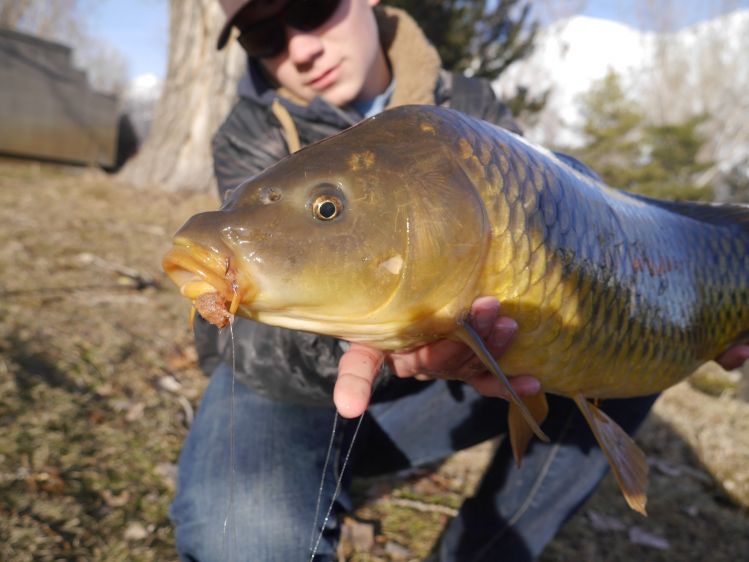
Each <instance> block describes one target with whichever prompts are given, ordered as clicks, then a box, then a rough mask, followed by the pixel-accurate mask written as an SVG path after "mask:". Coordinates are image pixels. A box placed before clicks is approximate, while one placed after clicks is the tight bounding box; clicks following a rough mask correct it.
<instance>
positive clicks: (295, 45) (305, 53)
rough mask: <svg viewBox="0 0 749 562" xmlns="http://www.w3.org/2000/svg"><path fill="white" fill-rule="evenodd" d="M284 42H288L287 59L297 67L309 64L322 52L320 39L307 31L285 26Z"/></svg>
mask: <svg viewBox="0 0 749 562" xmlns="http://www.w3.org/2000/svg"><path fill="white" fill-rule="evenodd" d="M286 41H287V42H288V52H289V59H290V60H291V62H293V63H294V64H297V65H305V64H309V63H311V62H312V61H313V60H315V58H317V57H318V56H319V55H320V54H322V51H323V44H322V41H321V39H320V38H319V37H317V36H316V35H314V34H312V33H310V32H308V31H301V30H299V29H294V28H293V27H288V26H287V27H286Z"/></svg>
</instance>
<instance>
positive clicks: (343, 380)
mask: <svg viewBox="0 0 749 562" xmlns="http://www.w3.org/2000/svg"><path fill="white" fill-rule="evenodd" d="M471 317H472V321H471V325H472V326H473V327H474V329H475V330H476V331H477V332H478V333H479V335H481V337H482V338H484V341H485V342H486V345H487V347H488V348H489V351H491V352H492V355H493V356H494V357H499V356H501V355H502V353H504V351H505V350H506V349H507V347H508V346H509V344H510V341H511V340H512V337H513V336H514V335H515V332H516V331H517V324H516V323H515V321H514V320H512V319H510V318H506V317H499V301H498V300H497V299H495V298H494V297H481V298H478V299H476V300H475V301H474V302H473V305H472V306H471ZM384 361H388V363H389V365H390V367H391V368H392V369H393V372H394V373H395V374H396V375H397V376H399V377H416V378H419V379H423V380H428V379H437V378H450V379H459V380H463V381H465V382H466V383H468V384H470V385H471V386H473V387H474V388H475V389H476V390H478V391H479V392H480V393H481V394H483V395H484V396H496V397H500V398H507V396H506V395H505V392H504V389H503V388H502V385H501V383H500V381H499V380H498V379H497V378H496V377H495V376H494V375H493V374H491V373H489V372H488V371H487V370H486V368H485V367H484V365H483V364H482V363H481V361H480V360H479V359H478V358H477V357H475V355H474V354H473V352H472V351H471V350H470V349H469V348H468V347H467V346H466V345H465V344H463V343H460V342H456V341H452V340H439V341H436V342H432V343H430V344H427V345H423V346H421V347H418V348H416V349H413V350H411V351H407V352H393V353H386V352H384V351H380V350H377V349H373V348H371V347H367V346H365V345H362V344H357V343H352V344H351V347H350V348H349V349H348V351H346V353H344V354H343V357H341V360H340V362H339V364H338V380H337V381H336V385H335V389H334V391H333V401H334V402H335V405H336V408H337V409H338V412H339V413H340V414H341V415H342V416H343V417H345V418H355V417H357V416H359V415H361V414H362V413H363V412H364V411H365V410H366V409H367V406H368V405H369V399H370V396H371V394H372V386H373V384H374V380H375V378H376V377H377V374H378V372H379V370H380V367H381V366H382V364H383V362H384ZM510 383H511V384H512V387H513V388H514V389H515V392H517V393H518V394H519V395H520V396H527V395H532V394H536V393H537V392H538V391H539V390H540V389H541V383H540V382H539V381H538V380H537V379H535V378H533V377H531V376H525V375H524V376H518V377H512V378H511V379H510Z"/></svg>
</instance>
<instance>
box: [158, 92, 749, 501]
mask: <svg viewBox="0 0 749 562" xmlns="http://www.w3.org/2000/svg"><path fill="white" fill-rule="evenodd" d="M268 193H272V194H273V197H269V196H268ZM323 203H324V205H323ZM323 206H324V207H325V208H327V209H328V210H330V209H333V210H334V211H335V212H334V213H328V214H327V216H322V215H321V214H319V212H318V210H319V209H321V208H323ZM747 237H749V211H748V210H747V208H745V207H742V206H737V205H724V206H717V205H709V204H697V203H674V202H666V201H658V200H654V199H648V198H644V197H640V196H634V195H630V194H627V193H625V192H621V191H618V190H615V189H612V188H609V187H608V186H606V185H604V184H603V183H602V182H601V181H599V180H598V179H597V178H596V177H594V175H593V174H592V173H590V172H589V171H587V170H585V169H583V167H582V166H581V165H579V164H578V165H574V162H571V161H568V160H566V159H563V158H559V157H557V156H555V155H553V154H552V153H550V152H549V151H546V150H545V149H541V148H538V147H535V146H532V145H531V144H529V143H528V142H527V141H525V140H523V139H522V138H520V137H517V136H515V135H513V134H512V133H509V132H508V131H505V130H502V129H500V128H497V127H495V126H493V125H490V124H488V123H485V122H482V121H478V120H475V119H472V118H470V117H467V116H465V115H462V114H460V113H457V112H455V111H451V110H448V109H444V108H435V107H429V106H406V107H400V108H396V109H393V110H390V111H386V112H384V113H382V114H380V115H378V116H376V117H374V118H371V119H369V120H366V121H364V122H362V123H361V124H359V125H357V126H354V127H352V128H350V129H348V130H347V131H344V132H342V133H340V134H338V135H336V136H334V137H331V138H330V139H326V140H324V141H321V142H318V143H315V144H314V145H311V146H310V147H307V148H304V149H302V150H300V151H298V152H297V153H295V154H294V155H292V156H290V157H288V158H286V159H284V160H282V161H280V162H279V163H278V164H276V165H275V166H272V167H271V168H269V169H267V170H266V171H265V172H263V173H262V174H259V175H258V176H255V177H254V178H252V179H250V180H248V181H247V182H245V183H243V184H242V185H240V186H239V187H238V188H237V189H235V190H234V191H233V192H232V194H231V195H230V197H229V199H228V200H227V201H226V202H225V203H224V206H223V207H222V208H221V209H220V210H219V211H215V212H209V213H202V214H200V215H197V216H195V217H193V218H192V219H191V220H189V221H188V222H187V223H186V224H185V226H184V227H183V228H182V229H181V230H180V231H179V232H178V233H177V234H176V236H175V239H174V246H173V249H172V250H171V251H170V252H169V253H168V254H167V256H166V257H165V258H164V269H165V271H166V272H167V273H168V274H169V276H170V277H171V278H172V279H173V280H174V282H175V283H176V284H177V285H179V286H180V288H181V292H182V294H183V295H185V296H186V297H188V298H190V299H191V300H192V301H193V304H194V306H195V308H196V309H197V310H198V312H201V313H204V314H205V315H206V318H207V319H209V321H214V322H215V323H216V324H217V325H223V324H225V323H226V322H228V318H229V317H231V315H232V314H233V313H235V312H236V314H238V315H241V316H246V317H248V318H251V319H254V320H257V321H260V322H265V323H268V324H272V325H277V326H282V327H286V328H290V329H297V330H306V331H311V332H316V333H320V334H327V335H332V336H336V337H338V338H341V339H347V340H350V341H359V342H362V343H365V344H369V345H372V346H375V347H379V348H382V349H403V348H410V347H414V346H417V345H422V344H424V343H427V342H429V341H433V340H436V339H441V338H453V339H458V340H460V341H463V342H465V343H466V344H467V345H468V346H469V347H470V348H471V349H472V350H473V351H474V352H475V353H476V355H477V356H478V357H479V358H480V359H481V361H482V362H483V363H484V365H485V366H486V368H487V369H488V370H489V371H490V372H492V373H494V374H495V375H496V376H497V377H498V378H499V379H500V381H502V384H505V385H506V390H507V392H508V395H509V396H510V402H511V403H510V407H509V418H508V427H509V433H510V441H511V443H512V448H513V453H514V454H515V456H516V458H517V459H518V460H519V458H520V457H521V456H522V453H523V451H524V449H525V447H526V445H527V443H528V441H529V439H530V437H531V436H532V434H533V433H535V434H536V435H537V436H539V437H540V438H546V437H545V434H544V433H543V431H542V430H541V428H540V424H541V422H542V421H543V419H544V417H545V415H546V411H547V405H546V400H545V393H556V394H561V395H564V396H569V397H570V398H572V399H574V400H575V402H576V403H577V405H578V407H579V408H580V410H581V411H582V413H583V415H584V416H585V419H586V420H587V421H588V423H589V424H590V426H591V429H592V431H593V433H594V435H595V437H596V439H597V441H598V443H599V444H600V445H601V447H602V449H603V451H604V453H605V454H606V456H607V458H608V460H609V462H610V464H611V466H612V468H613V470H614V474H615V476H616V478H617V481H618V482H619V485H620V487H621V488H622V491H623V493H624V496H625V498H626V499H627V501H628V502H629V504H630V506H631V507H633V509H636V510H638V511H640V512H641V513H644V512H645V484H646V481H647V463H646V461H645V457H644V455H643V454H642V452H641V451H640V450H639V449H638V448H637V446H636V445H635V444H634V442H633V441H632V440H631V439H630V438H629V436H627V434H626V433H625V432H624V431H623V430H621V428H619V427H618V426H617V425H616V424H615V423H614V422H613V421H612V420H610V419H609V418H608V417H607V416H606V414H605V413H604V412H603V411H602V410H600V409H598V408H597V407H596V406H595V405H593V404H591V403H590V402H588V399H591V398H611V397H628V396H638V395H646V394H652V393H655V392H658V391H660V390H663V389H664V388H667V387H668V386H671V385H672V384H675V383H676V382H678V381H679V380H681V379H683V378H684V377H686V376H687V375H688V374H690V373H691V372H692V371H693V370H694V369H695V368H696V367H697V366H698V365H699V364H700V363H702V362H704V361H707V360H709V359H713V358H715V357H717V356H718V355H719V354H720V353H721V352H723V351H725V350H726V349H727V348H728V347H729V346H730V345H732V344H734V343H736V342H739V341H741V340H742V338H744V337H745V336H746V335H747V334H748V333H749V277H748V276H749V255H747V254H748V252H747V248H749V244H748V243H747V242H748V240H747ZM482 295H493V296H496V297H497V298H498V299H499V300H500V301H501V303H502V311H503V314H505V315H507V316H510V317H512V318H514V319H515V320H516V321H517V323H518V332H517V334H516V336H515V339H514V341H513V343H512V345H511V346H510V347H509V349H508V350H507V351H506V352H505V353H504V354H503V355H502V356H501V357H500V358H499V364H497V361H495V359H494V358H492V357H491V356H490V354H489V353H488V352H487V351H486V349H485V348H484V347H483V342H482V341H481V339H480V338H479V337H478V336H477V335H476V333H475V332H474V331H473V329H472V328H471V326H470V323H469V322H467V317H466V315H467V313H468V311H469V310H470V306H471V303H472V302H473V300H474V299H475V298H477V297H479V296H482ZM223 308H226V310H223ZM505 372H506V373H508V374H510V375H513V374H522V373H531V374H533V375H534V376H535V377H536V378H537V379H539V381H540V382H541V386H542V390H543V392H542V393H540V394H538V395H537V396H535V397H523V398H522V399H521V398H520V397H518V396H517V395H516V394H514V391H513V390H512V387H511V386H510V385H509V384H508V382H507V378H506V375H505Z"/></svg>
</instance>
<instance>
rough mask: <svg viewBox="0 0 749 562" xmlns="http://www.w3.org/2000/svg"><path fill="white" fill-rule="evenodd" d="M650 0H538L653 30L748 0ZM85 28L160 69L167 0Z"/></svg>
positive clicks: (112, 9) (116, 10)
mask: <svg viewBox="0 0 749 562" xmlns="http://www.w3.org/2000/svg"><path fill="white" fill-rule="evenodd" d="M185 1H189V0H185ZM651 3H652V2H646V1H636V2H633V1H631V0H630V1H624V0H587V1H585V0H539V1H538V4H539V5H540V6H542V7H544V11H545V13H546V17H547V18H549V17H551V18H554V17H560V16H569V15H572V14H573V13H582V14H585V15H588V16H591V17H597V18H603V19H610V20H615V21H620V22H623V23H626V24H628V25H631V26H633V27H636V28H638V29H646V30H657V29H658V26H659V25H662V26H670V27H671V28H674V27H675V28H677V29H678V28H681V27H684V26H686V25H690V24H693V23H696V22H698V21H701V20H704V19H709V18H710V17H713V16H715V15H718V14H720V13H723V12H728V11H732V10H734V9H738V8H749V0H714V1H709V0H681V1H677V0H673V1H670V0H661V1H660V2H659V4H661V5H666V6H670V8H671V10H669V11H670V12H671V13H673V14H675V15H673V16H672V17H671V19H672V20H674V21H666V22H661V23H659V22H657V21H655V20H654V18H652V17H649V16H648V14H647V13H646V12H644V10H643V9H642V8H640V9H639V10H638V9H637V8H636V6H641V7H642V6H646V5H648V4H651ZM88 6H89V9H88V14H87V19H88V22H87V23H88V28H89V31H90V33H91V34H92V35H94V36H97V37H101V38H104V39H106V40H107V41H108V42H110V43H111V44H112V45H114V46H115V47H117V48H118V49H119V50H120V51H121V52H122V53H123V54H124V55H125V57H126V58H127V60H128V63H129V74H130V79H131V80H133V79H135V78H137V77H139V76H143V75H147V74H149V75H154V76H156V77H157V78H163V77H164V76H165V75H166V64H167V60H166V57H167V48H168V44H169V2H168V0H100V1H98V2H90V3H89V4H88Z"/></svg>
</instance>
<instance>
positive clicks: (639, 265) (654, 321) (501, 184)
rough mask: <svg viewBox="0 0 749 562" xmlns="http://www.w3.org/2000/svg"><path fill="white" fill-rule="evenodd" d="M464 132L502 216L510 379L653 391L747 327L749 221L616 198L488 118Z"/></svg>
mask: <svg viewBox="0 0 749 562" xmlns="http://www.w3.org/2000/svg"><path fill="white" fill-rule="evenodd" d="M461 138H462V141H463V142H459V150H458V151H457V152H458V154H460V157H461V158H462V159H463V162H464V168H465V170H466V172H467V174H468V175H469V176H470V177H471V178H472V179H473V181H474V183H475V185H476V186H477V189H478V190H479V191H480V192H481V194H482V197H483V199H484V201H485V204H486V208H487V214H488V216H489V220H490V221H491V224H492V240H491V247H490V251H489V252H488V257H487V261H486V264H485V268H484V270H483V273H482V289H483V293H484V294H492V295H495V296H497V297H498V298H499V299H500V301H501V302H502V313H503V314H506V315H508V316H510V317H512V318H515V319H516V320H517V322H518V325H519V332H518V335H517V337H516V339H515V340H514V342H513V345H512V346H511V347H510V349H509V351H508V352H507V353H506V354H505V355H504V356H503V357H502V359H501V361H500V364H501V365H502V366H503V367H504V368H505V369H506V371H507V372H508V373H510V374H521V373H533V374H534V375H535V376H537V377H538V378H539V379H540V380H541V381H542V384H543V386H544V389H545V390H546V391H548V392H553V393H559V394H573V393H576V392H580V391H582V392H583V393H584V394H585V395H586V396H589V397H625V396H634V395H643V394H650V393H654V392H658V391H660V390H663V389H664V388H666V387H668V386H670V385H673V384H675V383H676V382H678V381H679V380H680V379H682V378H684V377H685V376H687V375H688V374H689V373H691V372H692V371H693V370H694V369H695V368H696V367H697V366H699V364H700V363H702V362H704V361H706V360H709V359H712V358H714V357H716V356H717V355H718V354H719V353H720V352H721V351H723V350H724V349H725V348H726V347H727V346H729V345H730V344H731V343H732V342H734V341H736V339H737V338H738V337H739V336H740V335H741V334H742V333H745V332H746V330H747V327H749V295H748V294H747V289H746V285H747V282H746V281H747V274H746V270H747V255H746V247H747V246H746V244H745V240H746V232H745V229H743V228H739V227H733V228H732V227H730V226H721V225H718V224H711V223H708V222H700V221H698V220H695V219H694V218H691V217H687V216H683V215H680V214H678V213H675V212H672V211H670V210H667V209H664V208H661V207H658V206H656V205H653V204H649V203H648V202H647V201H646V200H644V199H638V198H634V197H631V196H630V195H628V194H625V193H623V192H616V191H614V190H611V189H609V188H607V187H605V186H603V184H601V183H599V182H597V181H595V179H593V178H591V177H588V176H587V175H584V174H581V173H578V172H576V171H574V170H572V169H571V168H569V167H568V166H566V165H563V164H561V163H560V162H559V161H558V160H556V159H555V158H554V157H553V156H551V155H546V154H544V153H542V152H536V151H533V150H528V147H527V146H526V145H524V144H523V143H522V141H518V140H516V139H514V138H511V137H510V138H501V137H500V138H497V137H496V136H495V135H493V134H492V130H491V129H490V130H488V133H486V134H485V131H483V130H482V128H481V125H479V126H477V127H476V126H474V127H467V128H465V129H463V131H462V136H461ZM469 147H470V149H468V148H469Z"/></svg>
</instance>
